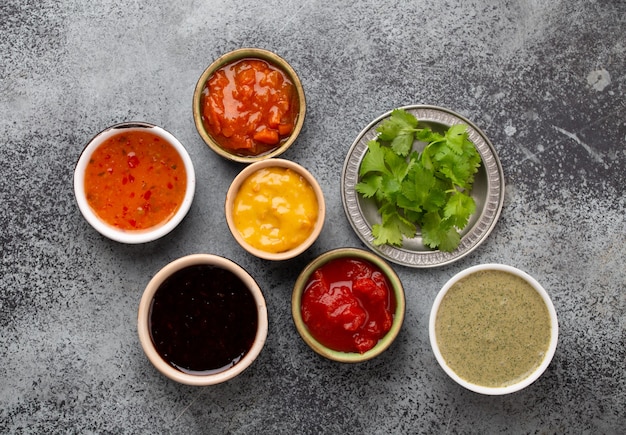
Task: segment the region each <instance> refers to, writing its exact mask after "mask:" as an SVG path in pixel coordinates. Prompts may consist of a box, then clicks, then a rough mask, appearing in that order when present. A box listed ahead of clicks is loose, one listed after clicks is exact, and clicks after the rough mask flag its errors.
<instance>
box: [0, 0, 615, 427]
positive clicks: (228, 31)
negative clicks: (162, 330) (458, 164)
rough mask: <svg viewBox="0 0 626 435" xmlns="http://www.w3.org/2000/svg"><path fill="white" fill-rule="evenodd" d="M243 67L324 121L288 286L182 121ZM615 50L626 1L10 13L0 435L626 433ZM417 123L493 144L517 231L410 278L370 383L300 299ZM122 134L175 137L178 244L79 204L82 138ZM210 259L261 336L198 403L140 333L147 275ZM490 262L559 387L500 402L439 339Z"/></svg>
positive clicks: (500, 228) (186, 0)
mask: <svg viewBox="0 0 626 435" xmlns="http://www.w3.org/2000/svg"><path fill="white" fill-rule="evenodd" d="M240 47H261V48H266V49H269V50H272V51H274V52H276V53H278V54H279V55H281V56H282V57H284V58H285V59H287V60H288V61H289V62H290V63H291V64H292V66H293V67H294V68H295V70H296V71H297V72H298V73H299V75H300V77H301V79H302V82H303V84H304V87H305V92H306V96H307V101H308V113H307V117H306V121H305V126H304V129H303V132H302V135H301V137H300V138H299V139H298V141H297V143H296V144H295V145H294V146H293V147H292V148H291V149H290V150H289V151H288V152H287V153H286V154H285V155H284V156H283V157H285V158H288V159H292V160H294V161H297V162H298V163H300V164H302V165H304V166H305V167H307V168H308V169H309V170H310V171H311V172H312V173H313V174H314V175H315V176H317V177H318V179H319V181H320V183H321V185H322V188H323V190H324V193H325V195H326V201H327V206H328V214H327V220H326V226H325V228H324V230H323V232H322V235H321V237H320V239H319V240H318V242H317V243H316V244H315V245H314V246H313V247H312V248H311V249H310V250H309V251H308V252H306V253H305V254H303V255H301V256H300V257H299V258H297V259H295V260H290V261H288V262H285V263H280V264H273V263H268V262H265V261H261V260H258V259H254V258H252V257H251V256H250V255H248V254H246V253H245V252H244V251H243V250H242V249H241V248H239V247H238V246H237V245H236V243H235V242H234V239H233V238H232V237H231V235H230V233H229V232H228V229H227V226H226V223H225V221H224V216H223V212H222V205H221V204H222V203H223V200H224V196H225V193H226V189H227V187H228V184H229V182H230V181H231V180H232V179H233V177H234V176H235V175H236V174H237V172H238V171H239V170H240V168H241V166H240V165H237V164H234V163H230V162H227V161H224V160H222V159H220V158H219V157H218V156H217V155H215V154H214V153H213V152H212V151H211V150H210V149H209V148H208V147H206V145H204V143H203V142H202V141H201V139H200V137H199V135H198V134H197V132H196V131H195V128H194V124H193V119H192V114H191V96H192V93H193V89H194V86H195V83H196V80H197V79H198V77H199V76H200V74H201V73H202V71H203V70H204V68H205V67H206V66H207V65H208V64H209V63H211V62H212V61H213V60H214V59H215V58H217V57H218V56H220V55H221V54H223V53H225V52H227V51H230V50H232V49H236V48H240ZM625 53H626V3H625V2H624V1H622V0H592V1H589V0H555V1H536V0H520V1H512V0H505V1H491V0H474V1H460V0H448V1H436V0H416V1H411V2H408V1H407V2H402V1H394V0H379V1H369V0H366V1H349V0H339V1H334V2H323V1H319V0H314V1H308V2H299V1H285V2H281V1H277V0H265V1H256V0H252V1H248V2H231V1H226V0H221V1H208V0H193V1H192V0H182V1H150V2H140V1H128V2H126V1H122V0H95V1H92V2H83V1H77V0H41V1H39V0H38V1H23V0H4V1H3V2H2V3H0V145H1V150H0V186H1V190H0V204H1V207H0V240H1V243H2V245H1V246H2V248H1V249H2V251H1V255H0V432H3V433H116V434H117V433H180V434H195V433H216V434H221V433H223V434H226V433H228V434H247V433H289V434H296V433H302V434H317V433H332V434H335V433H355V434H356V433H358V434H361V433H368V434H370V433H371V434H391V433H393V434H396V433H454V434H456V433H483V434H485V433H532V434H552V433H558V434H561V433H588V434H599V433H602V434H618V433H624V432H626V374H625V371H626V362H625V361H626V344H625V342H626V332H625V323H626V266H625V260H626V243H625V242H626V223H625V222H626V221H625V217H624V214H625V212H626V195H625V189H624V186H625V185H626V178H625V174H626V145H625V144H626V116H625V113H626V99H625V92H624V91H625V86H626V54H625ZM408 104H434V105H439V106H443V107H447V108H449V109H452V110H454V111H456V112H459V113H461V114H462V115H464V116H466V117H468V118H469V119H470V120H472V121H473V122H474V123H475V124H476V125H478V126H479V127H480V128H481V129H483V130H484V132H485V133H486V134H487V136H488V137H489V138H490V139H491V140H492V142H493V143H494V146H495V148H496V150H497V152H498V154H499V156H500V159H501V161H502V164H503V167H504V172H505V177H506V184H507V187H506V195H505V203H504V208H503V211H502V216H501V218H500V220H499V221H498V224H497V225H496V228H495V230H494V231H493V233H492V234H491V235H490V237H489V238H488V239H487V240H486V242H485V243H484V244H482V245H481V246H480V247H479V248H478V249H477V250H476V251H474V252H472V253H471V254H470V255H468V256H467V257H465V258H463V259H462V260H460V261H458V262H456V263H453V264H451V265H448V266H445V267H440V268H435V269H427V270H419V269H417V270H416V269H411V268H407V267H403V266H396V267H395V269H396V270H397V272H398V274H399V275H400V277H401V279H402V281H403V283H404V285H405V287H406V292H407V315H406V321H405V323H404V326H403V329H402V331H401V333H400V336H399V337H398V339H397V341H396V342H395V343H394V344H393V346H392V347H391V348H390V349H389V350H388V351H387V352H386V353H385V354H384V355H382V356H381V357H379V358H377V359H375V360H372V361H370V362H367V363H364V364H360V365H342V364H338V363H333V362H330V361H327V360H324V359H322V358H321V357H318V356H317V355H316V354H314V353H313V352H312V351H311V350H310V349H309V348H307V347H306V345H305V344H304V342H303V341H302V340H301V339H300V338H299V336H298V335H297V333H296V331H295V328H294V327H293V323H292V320H291V316H290V295H291V286H292V284H293V282H294V281H295V279H296V277H297V274H298V272H299V270H300V269H302V268H303V267H304V266H305V264H306V263H307V262H308V261H309V260H310V259H312V258H313V257H314V256H316V255H317V254H319V253H321V252H324V251H327V250H329V249H332V248H336V247H341V246H355V247H363V245H362V244H361V242H360V241H359V239H358V238H357V236H356V235H355V234H354V233H353V231H352V229H351V227H350V225H349V223H348V221H347V219H346V217H345V214H344V211H343V208H342V205H341V197H340V192H339V178H340V173H341V168H342V165H343V160H344V157H345V154H346V152H347V150H348V148H349V147H350V145H351V144H352V141H353V140H354V139H355V138H356V136H357V135H358V133H359V132H360V131H361V129H362V128H364V127H365V126H366V125H367V124H368V123H369V122H370V121H371V120H372V119H374V118H376V117H378V116H379V115H380V114H382V113H384V112H386V111H388V110H391V109H393V108H395V107H399V106H403V105H408ZM130 120H138V121H147V122H151V123H154V124H158V125H160V126H162V127H164V128H166V129H168V130H169V131H170V132H172V133H173V134H174V135H175V136H177V137H178V138H179V139H180V140H181V141H182V142H183V144H185V146H186V147H187V149H188V151H189V153H190V155H191V157H192V159H193V161H194V164H195V168H196V173H197V176H198V187H197V191H196V197H195V201H194V203H193V205H192V207H191V210H190V212H189V214H188V216H187V217H186V219H185V220H184V221H183V223H182V224H181V225H180V226H179V227H178V228H177V229H176V230H175V231H174V232H173V233H171V234H170V235H168V236H167V237H165V238H163V239H161V240H159V241H157V242H153V243H149V244H145V245H139V246H126V245H121V244H119V243H115V242H112V241H109V240H107V239H105V238H103V237H101V236H100V235H99V234H98V233H96V232H95V231H94V230H93V229H92V228H91V227H90V226H89V225H88V224H87V222H86V221H85V220H84V219H83V218H82V216H81V215H80V213H79V211H78V208H77V206H76V203H75V201H74V197H73V189H72V170H73V166H74V164H75V162H76V160H77V158H78V156H79V154H80V151H81V149H82V147H83V146H84V145H85V143H86V142H87V141H88V140H89V138H90V137H91V136H93V135H94V134H95V133H97V132H98V131H100V130H102V129H104V128H105V127H107V126H109V125H111V124H114V123H117V122H121V121H130ZM197 252H206V253H216V254H221V255H223V256H225V257H228V258H230V259H232V260H235V261H236V262H238V263H240V264H241V265H242V266H244V267H245V268H247V269H248V270H249V271H250V272H251V274H252V275H253V276H254V277H255V278H256V279H257V280H258V282H259V284H260V286H261V288H262V289H263V291H264V293H265V296H266V299H267V303H268V310H269V316H270V327H269V336H268V341H267V344H266V346H265V348H264V350H263V352H262V353H261V355H260V357H259V359H258V360H257V361H256V362H255V364H254V365H253V366H252V367H251V368H250V369H249V370H247V371H246V372H244V374H242V375H241V376H240V377H238V378H237V379H235V380H233V381H230V382H228V383H225V384H222V385H219V386H213V387H206V388H193V387H187V386H183V385H178V384H176V383H174V382H172V381H169V380H168V379H166V378H164V377H163V376H161V375H160V374H159V373H158V372H156V370H155V369H154V368H153V367H152V366H151V365H150V363H149V362H148V360H147V358H146V357H145V356H144V354H143V353H142V350H141V348H140V346H139V342H138V339H137V333H136V313H137V307H138V303H139V299H140V296H141V293H142V290H143V288H144V286H145V285H146V284H147V282H148V281H149V279H150V278H151V276H152V275H153V274H154V273H155V272H156V271H157V270H158V269H159V268H161V267H162V266H163V265H165V264H166V263H167V262H169V261H171V260H173V259H175V258H178V257H180V256H183V255H186V254H190V253H197ZM486 262H500V263H505V264H510V265H512V266H516V267H519V268H521V269H523V270H525V271H527V272H529V273H530V274H532V275H533V276H534V277H535V278H537V280H539V282H541V283H542V284H543V285H544V286H545V287H546V289H547V290H548V292H549V293H550V295H551V296H552V298H553V301H554V304H555V306H556V309H557V312H558V315H559V320H560V332H561V335H560V340H559V345H558V348H557V351H556V355H555V357H554V359H553V361H552V364H551V365H550V367H549V368H548V370H547V372H546V373H545V374H544V375H543V376H542V377H541V378H540V379H539V380H538V381H537V382H535V383H534V384H532V385H531V386H530V387H528V388H527V389H525V390H523V391H521V392H519V393H515V394H512V395H509V396H503V397H487V396H481V395H478V394H475V393H472V392H470V391H466V390H464V389H463V388H461V387H460V386H457V385H456V384H455V383H454V382H453V381H452V380H450V379H449V378H448V377H447V376H446V375H445V373H444V372H443V371H442V370H441V369H440V368H439V366H438V365H437V362H436V360H435V358H434V356H433V354H432V352H431V350H430V345H429V342H428V325H427V322H428V315H429V310H430V307H431V304H432V302H433V300H434V298H435V295H436V293H437V291H438V290H439V288H440V287H441V286H442V285H443V284H444V283H445V281H446V280H447V279H448V278H450V277H451V276H452V275H454V274H455V273H456V272H458V271H460V270H462V269H464V268H466V267H469V266H472V265H475V264H479V263H486Z"/></svg>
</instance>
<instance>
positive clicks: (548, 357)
mask: <svg viewBox="0 0 626 435" xmlns="http://www.w3.org/2000/svg"><path fill="white" fill-rule="evenodd" d="M488 270H497V271H503V272H508V273H510V274H512V275H515V276H517V277H520V278H522V279H523V280H525V281H526V282H527V283H528V284H530V286H531V287H533V288H534V289H535V290H536V291H537V293H538V294H539V295H540V296H541V298H542V300H543V302H544V303H545V305H546V308H547V309H548V314H549V316H550V324H551V325H550V326H551V331H550V342H549V345H548V350H547V352H546V353H545V355H544V357H543V360H542V361H541V363H540V365H539V366H538V367H537V368H536V369H535V370H534V371H532V373H530V374H529V375H528V376H527V377H526V378H524V379H521V380H520V381H518V382H516V383H513V384H510V385H507V386H503V387H487V386H483V385H478V384H475V383H472V382H468V381H466V380H465V379H463V378H461V377H460V376H459V375H457V374H456V372H455V371H454V370H453V369H452V368H451V367H450V366H449V365H448V364H447V362H446V360H445V358H444V357H443V355H442V354H441V351H440V348H439V344H438V342H437V335H436V331H435V325H436V320H437V313H438V311H439V307H440V306H441V301H442V300H443V298H444V297H445V296H446V294H447V293H448V290H450V288H451V287H452V286H453V285H454V284H456V283H457V282H459V281H460V280H462V279H463V278H466V277H467V276H469V275H471V274H473V273H476V272H479V271H488ZM429 336H430V344H431V347H432V349H433V352H434V354H435V357H436V358H437V361H438V362H439V365H440V366H441V368H442V369H443V370H444V371H445V372H446V374H448V376H450V377H451V378H452V379H453V380H454V381H456V382H457V383H458V384H459V385H461V386H463V387H465V388H467V389H468V390H471V391H474V392H476V393H481V394H485V395H503V394H509V393H514V392H516V391H519V390H521V389H523V388H525V387H527V386H528V385H530V384H532V383H533V382H535V381H536V380H537V379H538V378H539V377H540V376H541V375H542V374H543V372H544V371H545V370H546V369H547V368H548V366H549V365H550V362H551V361H552V357H553V356H554V353H555V351H556V346H557V342H558V320H557V315H556V311H555V309H554V305H553V304H552V300H551V299H550V296H549V295H548V293H547V292H546V290H545V289H544V288H543V287H542V286H541V284H539V283H538V282H537V281H536V280H535V279H534V278H533V277H531V276H530V275H528V274H527V273H526V272H524V271H522V270H519V269H517V268H515V267H512V266H507V265H503V264H482V265H478V266H473V267H470V268H468V269H465V270H463V271H461V272H459V273H457V274H456V275H455V276H453V277H452V278H451V279H450V280H449V281H448V282H446V284H445V285H444V286H443V288H442V289H441V290H440V291H439V293H438V294H437V297H436V298H435V302H434V303H433V306H432V309H431V312H430V321H429Z"/></svg>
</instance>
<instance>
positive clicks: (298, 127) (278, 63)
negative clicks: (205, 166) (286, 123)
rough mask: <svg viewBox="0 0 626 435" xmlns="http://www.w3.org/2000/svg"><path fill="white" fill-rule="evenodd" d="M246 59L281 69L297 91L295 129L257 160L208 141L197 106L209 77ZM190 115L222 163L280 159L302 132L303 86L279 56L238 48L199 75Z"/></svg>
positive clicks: (272, 53) (224, 55)
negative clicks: (266, 63) (229, 65)
mask: <svg viewBox="0 0 626 435" xmlns="http://www.w3.org/2000/svg"><path fill="white" fill-rule="evenodd" d="M247 58H252V59H254V58H256V59H261V60H264V61H266V62H269V63H270V64H272V65H273V66H275V67H277V68H280V69H281V70H282V71H283V72H284V73H285V74H287V76H288V77H289V79H291V81H292V82H293V84H294V86H295V88H296V92H297V93H298V104H299V110H298V118H297V120H296V124H295V125H294V129H293V131H292V132H291V135H290V136H289V138H288V139H287V140H286V141H285V142H283V143H282V144H281V145H280V146H279V147H277V148H275V149H274V150H272V151H271V152H269V153H266V154H262V155H259V156H239V155H236V154H233V153H231V152H229V151H228V150H226V149H224V148H222V147H221V146H220V145H219V144H218V143H217V141H215V140H214V139H213V138H212V137H211V135H210V134H209V133H208V132H207V131H206V129H205V128H204V123H203V122H202V108H201V104H200V102H201V96H202V93H203V90H204V86H205V84H206V82H207V80H208V79H209V77H210V76H211V75H212V74H213V73H214V72H215V71H217V70H218V69H219V68H222V67H223V66H225V65H227V64H229V63H233V62H236V61H239V60H242V59H247ZM192 111H193V119H194V124H195V126H196V130H197V131H198V134H199V135H200V137H201V138H202V140H203V141H204V143H206V144H207V145H208V147H209V148H211V149H212V150H213V151H214V152H215V153H217V154H218V155H219V156H221V157H223V158H225V159H228V160H232V161H235V162H239V163H253V162H257V161H261V160H266V159H270V158H273V157H278V156H279V155H281V154H282V153H284V152H285V151H287V149H288V148H290V147H291V145H293V143H294V142H295V141H296V139H297V138H298V136H299V135H300V132H301V131H302V127H303V125H304V118H305V116H306V97H305V94H304V87H303V86H302V82H301V81H300V77H299V76H298V74H297V73H296V71H295V70H294V69H293V67H292V66H291V65H290V64H289V63H288V62H287V61H286V60H285V59H283V58H282V57H281V56H279V55H278V54H276V53H274V52H272V51H269V50H265V49H263V48H254V47H247V48H238V49H236V50H233V51H230V52H228V53H225V54H223V55H221V56H220V57H218V58H217V59H215V60H214V61H213V62H212V63H211V64H210V65H209V66H208V67H207V68H206V69H205V70H204V71H203V72H202V74H201V75H200V78H199V79H198V81H197V82H196V87H195V88H194V92H193V105H192Z"/></svg>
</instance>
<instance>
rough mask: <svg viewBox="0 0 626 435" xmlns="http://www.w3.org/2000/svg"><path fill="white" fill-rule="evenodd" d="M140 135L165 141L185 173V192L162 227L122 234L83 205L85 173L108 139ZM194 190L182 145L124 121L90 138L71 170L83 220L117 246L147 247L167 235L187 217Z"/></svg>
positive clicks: (164, 133)
mask: <svg viewBox="0 0 626 435" xmlns="http://www.w3.org/2000/svg"><path fill="white" fill-rule="evenodd" d="M125 130H127V131H141V130H146V131H148V130H149V131H150V132H151V133H153V134H155V135H157V136H159V137H161V138H162V139H164V140H166V141H167V142H168V143H169V144H170V145H172V146H173V147H174V149H175V150H176V151H177V152H178V154H179V155H180V157H181V159H182V160H183V164H184V165H185V171H186V173H187V189H186V191H185V196H184V198H183V201H182V203H181V204H180V207H179V208H178V210H177V211H176V213H175V214H174V215H173V216H172V217H171V218H170V219H169V220H167V221H165V222H164V223H162V224H159V225H156V226H154V227H151V228H147V229H145V230H137V231H125V230H121V229H119V228H115V227H114V226H112V225H109V224H108V223H106V222H105V221H103V220H102V219H100V217H99V216H98V215H97V214H96V213H95V211H94V210H93V209H92V208H91V206H90V205H89V203H88V202H87V197H86V194H85V170H86V168H87V164H88V163H89V159H90V158H91V156H92V155H93V153H94V151H95V150H96V149H97V148H98V147H99V146H100V145H102V144H103V143H104V142H105V141H107V140H108V139H109V138H111V137H114V136H116V135H118V134H120V133H121V132H122V131H125ZM195 190H196V174H195V170H194V166H193V162H192V160H191V157H190V156H189V153H188V152H187V150H186V149H185V147H184V146H183V144H182V143H181V142H180V141H179V140H178V139H176V137H175V136H174V135H173V134H171V133H170V132H168V131H167V130H165V129H164V128H162V127H159V126H157V125H154V124H150V123H147V122H142V121H128V122H121V123H118V124H114V125H112V126H109V127H107V128H105V129H104V130H102V131H100V132H99V133H97V134H96V135H95V136H93V137H92V138H91V139H90V140H89V141H88V142H87V145H85V147H84V148H83V150H82V151H81V153H80V156H79V158H78V161H77V163H76V165H75V167H74V197H75V199H76V202H77V204H78V208H79V210H80V212H81V214H82V215H83V217H84V218H85V220H86V221H87V222H88V223H89V224H90V225H91V226H92V227H93V228H94V229H95V230H96V231H97V232H98V233H100V234H101V235H103V236H105V237H107V238H109V239H111V240H114V241H116V242H120V243H127V244H139V243H147V242H152V241H154V240H157V239H159V238H161V237H163V236H165V235H166V234H168V233H170V232H171V231H172V230H173V229H174V228H176V226H178V224H179V223H180V222H181V221H182V220H183V218H184V217H185V216H186V215H187V212H188V211H189V209H190V207H191V203H192V202H193V198H194V195H195Z"/></svg>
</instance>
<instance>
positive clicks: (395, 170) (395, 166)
mask: <svg viewBox="0 0 626 435" xmlns="http://www.w3.org/2000/svg"><path fill="white" fill-rule="evenodd" d="M384 150H385V165H386V166H387V169H388V170H389V172H390V173H391V174H392V175H393V176H394V177H396V179H397V180H398V181H400V182H402V180H403V179H404V177H406V174H407V172H408V170H409V167H410V165H411V163H410V162H407V160H406V158H404V157H402V156H399V155H398V154H396V153H394V152H393V150H392V149H391V148H388V147H385V148H384Z"/></svg>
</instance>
